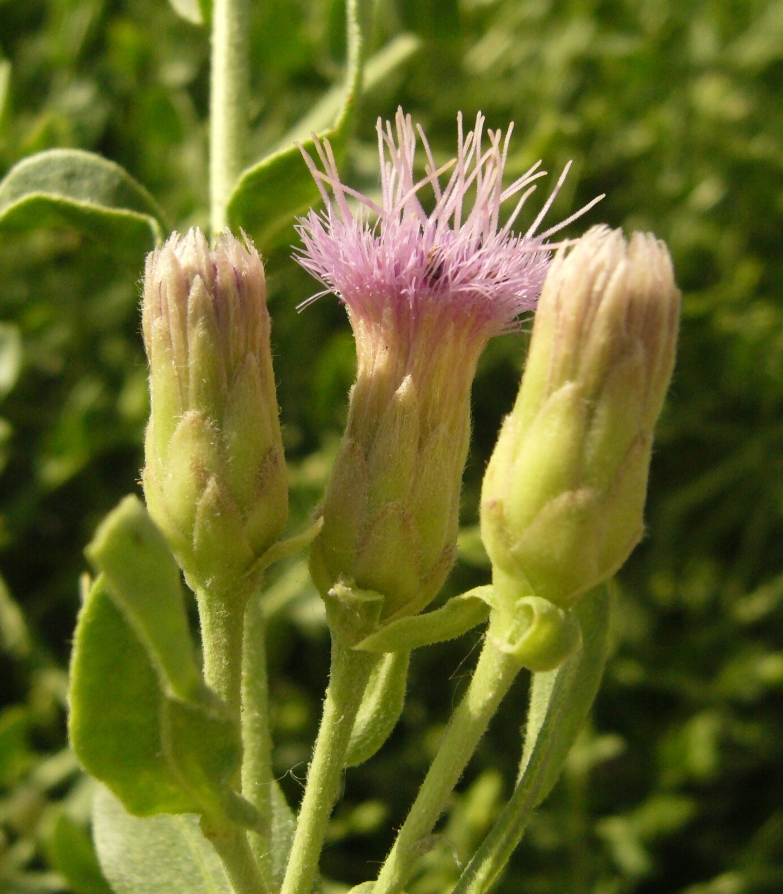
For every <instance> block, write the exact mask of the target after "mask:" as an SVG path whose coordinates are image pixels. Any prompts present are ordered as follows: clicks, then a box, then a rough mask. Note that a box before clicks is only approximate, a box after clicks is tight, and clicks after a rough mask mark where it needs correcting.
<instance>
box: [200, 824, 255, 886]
mask: <svg viewBox="0 0 783 894" xmlns="http://www.w3.org/2000/svg"><path fill="white" fill-rule="evenodd" d="M201 828H202V830H203V832H204V835H205V837H206V838H208V839H209V840H210V841H211V842H212V845H213V847H214V848H215V850H216V851H217V853H218V856H219V857H220V859H221V861H222V863H223V866H224V868H225V870H226V875H227V876H228V880H229V882H230V883H231V888H232V890H233V892H234V894H272V887H271V885H268V884H267V883H266V882H265V880H264V879H263V877H262V876H261V873H260V871H259V868H258V866H257V864H256V861H255V858H254V857H253V852H252V851H251V850H250V844H249V843H248V840H247V835H246V834H245V832H244V831H243V830H242V829H239V828H237V827H235V826H229V825H222V824H221V825H220V826H214V825H212V824H211V823H210V822H209V821H208V820H207V819H206V817H205V818H204V819H202V821H201Z"/></svg>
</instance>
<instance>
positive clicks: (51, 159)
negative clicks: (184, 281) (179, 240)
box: [0, 149, 166, 254]
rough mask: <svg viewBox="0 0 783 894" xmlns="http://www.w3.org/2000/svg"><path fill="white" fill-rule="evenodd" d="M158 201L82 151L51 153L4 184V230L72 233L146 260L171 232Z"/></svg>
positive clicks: (0, 226) (0, 197)
mask: <svg viewBox="0 0 783 894" xmlns="http://www.w3.org/2000/svg"><path fill="white" fill-rule="evenodd" d="M162 221H163V216H162V213H161V211H160V209H159V208H158V206H157V204H156V203H155V200H154V199H153V198H152V196H150V194H149V193H148V192H147V191H146V190H145V189H144V187H143V186H141V185H140V184H138V183H137V182H136V181H135V180H134V179H133V178H132V177H131V176H130V174H128V173H127V171H124V170H123V169H122V168H121V167H120V166H119V165H117V164H115V163H114V162H112V161H109V160H108V159H106V158H102V157H101V156H100V155H95V154H93V153H92V152H84V151H82V150H80V149H48V150H47V151H46V152H39V153H38V154H37V155H32V156H30V157H29V158H25V159H23V160H22V161H20V162H19V163H18V164H17V165H15V166H14V167H13V168H11V170H10V171H9V172H8V174H7V175H6V177H5V179H4V180H3V181H2V183H0V230H8V231H19V230H32V229H37V228H38V227H42V226H54V227H57V226H66V227H73V228H74V229H77V230H79V231H80V232H82V233H85V234H86V235H88V236H90V237H92V238H93V239H95V240H96V241H98V242H101V243H103V244H104V245H106V246H107V247H109V248H111V250H112V251H114V252H117V251H122V252H123V254H125V253H128V254H130V253H138V254H143V253H144V252H147V251H149V250H150V249H151V248H152V247H153V246H154V244H155V243H156V242H160V241H162V239H163V234H164V232H165V230H166V227H165V225H164V224H163V222H162Z"/></svg>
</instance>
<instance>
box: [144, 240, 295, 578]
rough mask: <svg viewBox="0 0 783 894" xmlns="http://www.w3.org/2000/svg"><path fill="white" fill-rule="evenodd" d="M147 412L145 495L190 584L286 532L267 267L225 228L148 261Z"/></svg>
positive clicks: (244, 560) (245, 564) (228, 570)
mask: <svg viewBox="0 0 783 894" xmlns="http://www.w3.org/2000/svg"><path fill="white" fill-rule="evenodd" d="M142 320H143V330H144V343H145V346H146V349H147V357H148V358H149V363H150V393H151V404H152V407H151V415H150V421H149V425H148V427H147V434H146V442H145V459H146V465H145V468H144V472H143V481H144V492H145V495H146V498H147V504H148V507H149V511H150V514H151V515H152V517H153V519H154V520H155V522H156V524H157V525H158V526H159V527H160V528H161V530H162V531H163V532H164V533H165V535H166V537H167V539H168V541H169V544H170V546H171V548H172V550H173V552H174V554H175V555H176V557H177V559H178V561H179V563H180V565H181V566H182V568H183V570H184V571H185V574H186V576H187V578H188V581H189V583H191V585H192V586H194V587H199V586H204V585H206V584H208V583H209V584H211V585H214V584H219V582H220V580H221V579H222V578H225V579H226V580H227V581H229V580H231V579H232V578H236V576H237V575H240V574H242V573H244V572H245V571H246V570H247V569H248V568H249V567H250V565H251V564H252V563H253V561H254V560H255V559H257V558H259V557H260V556H262V555H263V554H264V553H265V552H266V551H267V550H268V549H269V548H270V547H271V546H272V544H274V543H275V541H276V540H277V539H278V538H279V536H280V534H281V533H282V530H283V527H284V526H285V522H286V517H287V513H288V487H287V478H286V469H285V459H284V455H283V446H282V441H281V437H280V423H279V419H278V409H277V398H276V395H275V382H274V374H273V371H272V355H271V351H270V345H269V333H270V323H269V314H268V312H267V308H266V285H265V281H264V268H263V266H262V264H261V259H260V257H259V256H258V253H257V252H256V250H255V249H254V248H253V247H252V245H250V244H249V242H247V241H246V242H245V244H242V243H241V242H239V241H238V240H237V239H235V238H234V237H233V236H232V235H231V234H230V233H228V232H226V233H223V234H221V235H220V236H218V238H217V240H216V242H215V246H214V248H213V249H210V248H209V245H208V243H207V240H206V238H205V237H204V235H203V233H201V231H200V230H197V229H192V230H190V232H188V234H187V235H186V236H181V235H179V234H177V233H175V234H174V235H172V236H171V237H170V239H169V240H168V241H167V242H166V243H165V244H164V245H163V246H162V247H161V248H159V249H157V250H156V251H154V252H152V253H151V254H150V255H149V256H148V258H147V267H146V272H145V277H144V304H143V313H142Z"/></svg>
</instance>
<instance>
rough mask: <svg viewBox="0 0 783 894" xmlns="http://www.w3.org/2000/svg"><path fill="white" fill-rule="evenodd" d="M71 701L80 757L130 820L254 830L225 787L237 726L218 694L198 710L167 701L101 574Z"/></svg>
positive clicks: (236, 754) (89, 605)
mask: <svg viewBox="0 0 783 894" xmlns="http://www.w3.org/2000/svg"><path fill="white" fill-rule="evenodd" d="M69 701H70V705H71V714H70V719H69V731H70V736H71V743H72V744H73V747H74V750H75V751H76V754H77V755H78V757H79V760H80V761H81V762H82V764H83V765H84V767H85V769H86V770H87V771H88V772H89V773H91V774H92V775H93V776H95V777H96V778H97V779H99V780H100V781H101V782H103V783H104V784H106V785H107V786H109V788H111V790H112V791H113V792H114V793H115V794H116V795H117V796H118V797H119V798H120V799H121V800H122V802H123V804H124V805H125V807H126V808H127V809H128V810H129V811H130V812H131V813H133V814H134V815H136V816H149V815H152V814H155V813H207V814H209V815H213V816H214V815H218V816H222V817H225V818H228V819H231V820H234V821H236V822H241V823H243V824H245V825H249V826H254V825H256V819H257V818H256V814H255V812H254V809H253V808H252V807H251V806H250V805H249V804H247V802H245V801H243V800H242V799H240V798H239V796H238V795H237V794H236V793H234V792H233V791H232V790H231V788H230V785H229V782H230V780H231V779H232V778H233V777H234V775H235V774H236V772H237V770H238V768H239V762H240V759H241V744H240V735H239V725H238V723H237V722H236V721H235V720H234V719H232V718H231V717H229V716H228V711H227V709H226V708H225V707H223V710H220V708H221V706H222V705H221V703H220V702H219V701H218V700H217V697H213V700H212V703H211V704H209V705H205V704H203V703H202V702H200V701H199V702H194V703H186V702H183V701H182V700H180V699H177V698H174V697H172V696H170V695H169V694H167V692H166V691H165V690H164V688H163V686H162V685H161V680H160V672H159V670H158V669H157V668H156V667H155V665H154V663H153V660H152V658H151V657H150V655H149V654H148V652H147V649H146V648H145V645H144V644H143V643H142V641H141V639H140V638H139V636H138V634H137V628H135V627H133V626H131V624H130V623H129V621H128V620H127V617H126V615H125V614H124V613H123V612H122V611H121V610H120V609H119V608H118V606H117V605H116V603H115V600H114V599H113V597H112V595H110V592H109V589H108V587H107V584H106V581H105V578H104V577H103V576H101V577H99V578H98V579H97V580H96V581H95V583H94V584H93V585H92V586H91V587H90V588H89V592H88V593H87V594H86V597H85V601H84V605H83V606H82V610H81V612H80V613H79V619H78V622H77V625H76V633H75V637H74V646H73V653H72V659H71V688H70V694H69Z"/></svg>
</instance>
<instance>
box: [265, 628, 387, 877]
mask: <svg viewBox="0 0 783 894" xmlns="http://www.w3.org/2000/svg"><path fill="white" fill-rule="evenodd" d="M377 661H378V656H377V655H373V654H372V653H369V652H357V651H354V650H353V649H351V648H349V647H347V646H344V645H342V644H341V643H339V642H337V641H336V640H333V641H332V669H331V676H330V680H329V688H328V689H327V691H326V701H325V702H324V713H323V717H322V719H321V728H320V729H319V730H318V738H317V739H316V742H315V749H314V750H313V759H312V762H311V763H310V769H309V771H308V774H307V787H306V788H305V793H304V797H303V799H302V806H301V807H300V808H299V818H298V820H297V825H296V835H295V836H294V843H293V846H292V848H291V857H290V860H289V863H288V868H287V869H286V874H285V879H284V881H283V887H282V889H281V894H310V892H311V891H312V888H313V882H314V881H315V877H316V873H317V871H318V858H319V857H320V855H321V849H322V848H323V843H324V838H325V837H326V827H327V824H328V822H329V817H330V815H331V812H332V807H333V806H334V802H335V801H336V799H337V792H338V790H339V787H340V777H341V774H342V771H343V767H344V764H345V753H346V751H347V749H348V743H349V742H350V739H351V731H352V730H353V724H354V720H355V719H356V712H357V711H358V710H359V705H360V704H361V700H362V695H363V694H364V690H365V688H366V686H367V681H368V680H369V678H370V672H371V671H372V668H373V666H374V665H375V664H376V662H377Z"/></svg>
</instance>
